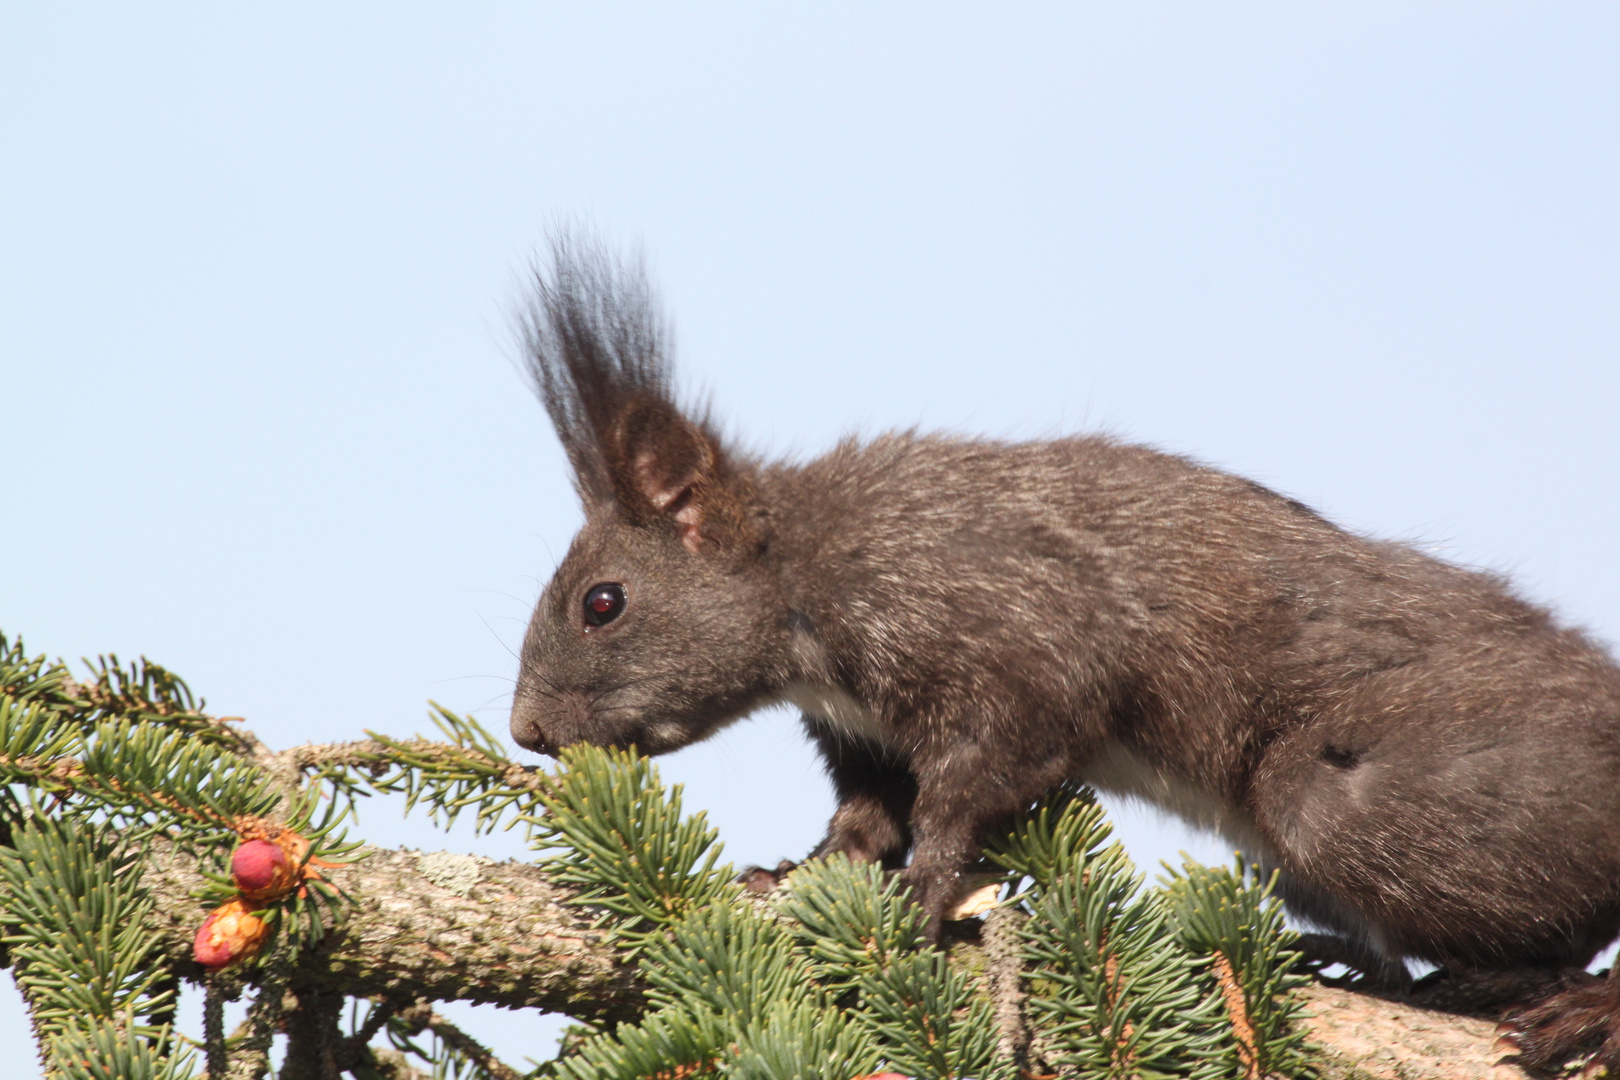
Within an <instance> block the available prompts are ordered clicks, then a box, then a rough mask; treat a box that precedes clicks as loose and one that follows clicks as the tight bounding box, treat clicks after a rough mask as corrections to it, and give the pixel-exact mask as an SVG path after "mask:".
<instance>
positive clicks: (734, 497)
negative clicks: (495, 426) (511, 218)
mask: <svg viewBox="0 0 1620 1080" xmlns="http://www.w3.org/2000/svg"><path fill="white" fill-rule="evenodd" d="M551 254H552V260H551V266H550V268H549V271H548V270H547V269H546V268H542V267H536V268H535V297H534V300H533V302H532V304H531V306H530V308H529V310H528V312H527V313H526V315H525V317H524V318H523V319H522V321H521V327H520V328H521V331H522V335H523V344H524V347H525V349H524V351H525V352H526V353H527V358H528V361H529V363H528V367H529V373H530V375H531V377H532V378H533V380H534V384H535V388H536V389H537V390H538V391H539V393H540V398H541V400H542V401H544V402H545V406H546V411H547V412H548V413H549V414H550V416H551V420H552V423H553V424H554V425H555V426H556V428H557V435H558V437H559V438H560V439H561V440H562V444H563V449H564V450H565V451H566V452H567V454H568V460H569V462H570V464H572V465H573V468H574V486H575V487H576V488H577V489H578V491H579V493H580V496H581V498H582V499H583V500H584V502H585V505H586V512H587V513H595V512H597V511H598V509H601V508H606V507H610V506H611V507H613V508H615V509H616V510H617V512H618V513H620V514H622V515H623V516H624V517H625V518H627V519H628V520H629V521H631V522H632V523H634V524H637V525H655V524H664V525H667V526H670V527H673V528H674V529H675V530H676V531H677V534H678V535H679V536H680V538H681V542H682V543H683V544H684V545H685V546H686V548H687V549H688V550H690V551H693V552H696V551H699V550H700V549H702V548H703V547H704V546H705V545H706V544H707V543H709V542H716V543H718V544H720V545H722V546H731V545H734V544H743V543H747V542H749V541H751V540H755V539H757V537H758V534H759V529H758V527H757V525H756V524H755V523H756V520H757V514H755V513H754V512H753V497H754V493H753V486H752V484H751V482H750V478H749V476H748V473H749V472H750V471H751V468H750V467H749V466H746V465H739V463H738V462H736V461H734V460H732V459H731V457H730V456H729V455H728V454H727V453H726V452H725V450H724V448H723V447H722V445H721V443H720V440H719V438H718V436H716V435H715V433H714V432H713V430H712V429H711V428H710V426H709V424H708V422H707V421H706V419H705V418H704V417H703V416H702V415H701V414H700V415H697V416H695V417H694V416H689V415H687V414H686V413H684V412H682V411H681V409H680V408H678V407H677V406H676V404H675V402H674V399H673V397H672V395H671V393H670V377H669V363H668V360H667V359H666V355H665V354H666V338H667V334H666V332H665V327H664V323H663V320H662V318H661V316H660V315H659V314H658V310H657V304H656V302H655V301H654V298H653V294H652V289H651V287H650V286H649V285H648V284H647V279H646V274H645V272H644V271H643V269H642V266H641V264H640V262H639V261H637V262H634V263H632V264H630V265H629V266H621V265H619V264H617V263H615V262H614V260H613V259H612V258H611V257H610V256H609V255H608V254H607V252H606V251H605V250H604V249H603V247H602V246H601V245H600V244H599V243H596V242H590V241H581V240H579V239H577V238H575V237H572V236H569V235H566V234H564V235H560V236H558V237H556V238H554V239H553V242H552V251H551Z"/></svg>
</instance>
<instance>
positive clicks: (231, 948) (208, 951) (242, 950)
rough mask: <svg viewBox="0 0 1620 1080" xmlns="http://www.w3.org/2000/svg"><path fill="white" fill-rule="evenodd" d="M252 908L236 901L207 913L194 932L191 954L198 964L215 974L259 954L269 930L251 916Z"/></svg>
mask: <svg viewBox="0 0 1620 1080" xmlns="http://www.w3.org/2000/svg"><path fill="white" fill-rule="evenodd" d="M254 910H255V906H254V905H253V904H251V903H249V902H248V901H246V900H243V899H241V898H240V897H238V898H237V899H235V900H228V901H226V902H225V903H223V904H221V905H220V906H219V907H217V908H215V909H214V910H213V911H210V912H209V913H208V918H206V919H204V920H203V924H202V925H201V926H199V927H198V928H197V938H196V941H195V942H193V944H192V949H191V954H192V955H193V956H195V957H196V958H197V963H199V964H201V965H202V966H203V967H205V968H207V969H209V970H210V971H217V970H218V969H220V968H222V967H224V966H225V965H227V964H231V963H234V962H235V961H237V960H246V959H247V958H248V957H250V956H252V955H253V954H254V953H256V952H258V951H259V948H260V946H262V945H263V944H264V938H265V935H266V934H268V933H269V932H270V928H269V927H268V926H266V925H265V924H264V920H262V919H260V918H259V917H258V916H257V915H255V914H254V913H253V912H254Z"/></svg>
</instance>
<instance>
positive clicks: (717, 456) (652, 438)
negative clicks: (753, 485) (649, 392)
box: [608, 397, 754, 553]
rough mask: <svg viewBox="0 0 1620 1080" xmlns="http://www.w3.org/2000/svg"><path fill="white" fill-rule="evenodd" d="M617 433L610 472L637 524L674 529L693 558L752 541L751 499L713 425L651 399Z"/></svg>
mask: <svg viewBox="0 0 1620 1080" xmlns="http://www.w3.org/2000/svg"><path fill="white" fill-rule="evenodd" d="M616 428H617V430H616V431H615V432H614V436H615V437H614V439H613V440H612V442H613V446H612V448H611V449H610V450H609V455H608V456H609V462H608V471H609V475H610V476H611V477H612V479H613V489H614V495H615V497H616V499H617V500H618V503H619V505H620V506H621V507H622V508H623V509H624V510H625V511H626V512H627V513H628V515H629V517H630V519H631V520H632V521H637V522H642V523H648V522H651V521H656V520H659V519H662V520H664V521H667V522H669V523H670V524H671V525H673V526H674V527H675V528H676V529H677V530H678V531H679V533H680V537H681V543H682V544H684V545H685V546H686V548H687V550H689V551H692V552H694V553H695V552H698V551H701V550H702V549H703V547H704V546H705V545H706V544H719V545H721V546H731V545H733V544H736V543H739V542H742V541H744V540H747V539H749V538H750V537H751V535H752V533H753V532H754V530H753V529H752V528H750V522H751V518H752V515H751V514H750V513H749V508H748V503H749V501H750V495H751V492H750V491H749V490H748V485H747V483H746V480H745V479H744V478H743V477H741V476H739V475H737V474H736V473H735V471H734V470H733V469H732V468H731V462H730V461H729V459H728V458H727V455H726V453H725V450H724V448H723V447H722V446H721V445H720V440H719V439H718V438H716V437H715V435H714V433H713V432H711V431H710V430H708V425H707V424H703V423H699V422H694V421H693V420H691V419H689V418H688V417H686V416H685V415H683V414H682V413H681V412H680V410H678V409H676V408H675V406H674V405H672V404H671V403H670V402H669V401H667V400H665V399H662V398H654V397H646V398H642V399H641V400H639V401H635V402H632V403H631V404H630V405H629V406H628V407H627V408H626V409H625V410H624V412H623V413H622V414H621V416H620V419H619V423H618V424H617V425H616Z"/></svg>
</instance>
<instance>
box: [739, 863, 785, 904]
mask: <svg viewBox="0 0 1620 1080" xmlns="http://www.w3.org/2000/svg"><path fill="white" fill-rule="evenodd" d="M798 867H799V864H798V863H796V862H794V861H793V860H792V859H783V860H782V861H781V862H779V863H777V864H776V869H775V870H767V869H765V868H764V867H763V866H750V867H748V868H747V869H745V870H744V871H743V872H742V873H740V874H738V875H737V884H739V885H741V886H742V887H743V888H745V889H747V890H748V891H749V892H751V893H758V894H759V895H762V896H763V895H764V894H765V893H770V892H775V891H776V889H777V887H778V886H779V885H781V884H782V880H783V879H784V878H786V877H787V876H788V875H789V874H791V873H793V871H794V870H796V869H798Z"/></svg>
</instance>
